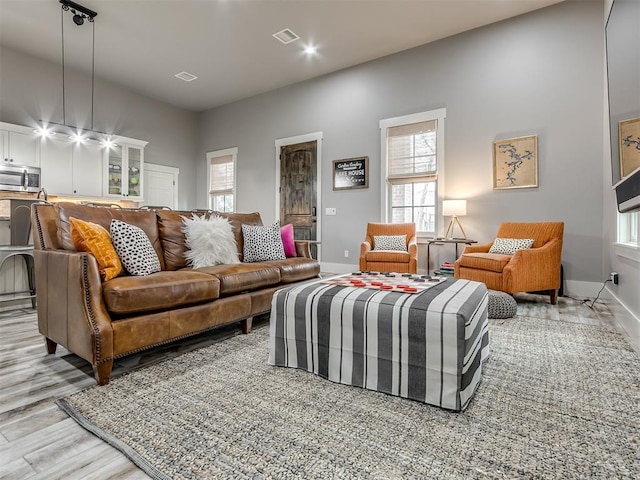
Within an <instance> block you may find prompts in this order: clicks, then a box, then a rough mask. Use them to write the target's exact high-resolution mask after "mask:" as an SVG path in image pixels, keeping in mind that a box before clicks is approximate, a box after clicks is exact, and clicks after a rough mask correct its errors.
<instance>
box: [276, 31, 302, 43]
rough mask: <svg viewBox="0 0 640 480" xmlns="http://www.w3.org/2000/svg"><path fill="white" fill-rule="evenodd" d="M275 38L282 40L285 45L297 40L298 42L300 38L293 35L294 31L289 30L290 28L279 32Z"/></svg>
mask: <svg viewBox="0 0 640 480" xmlns="http://www.w3.org/2000/svg"><path fill="white" fill-rule="evenodd" d="M273 36H274V37H276V38H277V39H278V40H280V41H281V42H282V43H284V44H285V45H286V44H287V43H291V42H295V41H296V40H298V39H299V38H300V37H299V36H298V35H296V34H295V33H293V31H292V30H291V29H289V28H285V29H284V30H280V31H279V32H276V33H274V34H273Z"/></svg>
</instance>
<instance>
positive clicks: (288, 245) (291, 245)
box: [280, 223, 296, 258]
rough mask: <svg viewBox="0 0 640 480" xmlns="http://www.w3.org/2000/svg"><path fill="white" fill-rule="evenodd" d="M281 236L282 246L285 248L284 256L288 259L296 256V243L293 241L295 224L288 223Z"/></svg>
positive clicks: (281, 229)
mask: <svg viewBox="0 0 640 480" xmlns="http://www.w3.org/2000/svg"><path fill="white" fill-rule="evenodd" d="M280 235H281V236H282V246H283V247H284V254H285V256H286V257H287V258H290V257H295V256H296V242H295V240H294V239H293V223H287V224H286V225H284V226H283V227H281V228H280Z"/></svg>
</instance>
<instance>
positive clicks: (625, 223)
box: [616, 212, 640, 248]
mask: <svg viewBox="0 0 640 480" xmlns="http://www.w3.org/2000/svg"><path fill="white" fill-rule="evenodd" d="M632 215H635V216H636V229H638V222H639V221H640V212H630V213H620V212H618V215H617V217H618V232H617V237H616V243H619V244H621V245H628V246H631V247H636V248H637V247H638V246H640V241H639V239H638V238H637V235H638V232H637V231H636V239H635V241H634V240H632V236H631V225H630V224H631V216H632Z"/></svg>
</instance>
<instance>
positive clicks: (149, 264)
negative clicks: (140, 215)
mask: <svg viewBox="0 0 640 480" xmlns="http://www.w3.org/2000/svg"><path fill="white" fill-rule="evenodd" d="M109 230H110V233H111V242H112V243H113V247H114V248H115V249H116V252H117V253H118V256H119V257H120V261H121V262H122V265H124V268H126V269H127V272H129V273H130V274H131V275H136V276H146V275H151V274H152V273H155V272H159V271H160V260H158V254H157V253H156V251H155V249H154V248H153V245H151V241H150V240H149V237H147V234H146V233H144V231H143V230H142V229H141V228H139V227H136V226H135V225H131V224H129V223H125V222H121V221H120V220H111V225H110V227H109Z"/></svg>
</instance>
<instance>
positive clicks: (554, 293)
mask: <svg viewBox="0 0 640 480" xmlns="http://www.w3.org/2000/svg"><path fill="white" fill-rule="evenodd" d="M549 297H550V303H551V305H557V304H558V290H557V289H555V288H554V289H553V290H549Z"/></svg>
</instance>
